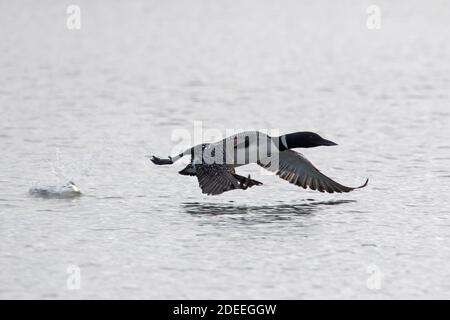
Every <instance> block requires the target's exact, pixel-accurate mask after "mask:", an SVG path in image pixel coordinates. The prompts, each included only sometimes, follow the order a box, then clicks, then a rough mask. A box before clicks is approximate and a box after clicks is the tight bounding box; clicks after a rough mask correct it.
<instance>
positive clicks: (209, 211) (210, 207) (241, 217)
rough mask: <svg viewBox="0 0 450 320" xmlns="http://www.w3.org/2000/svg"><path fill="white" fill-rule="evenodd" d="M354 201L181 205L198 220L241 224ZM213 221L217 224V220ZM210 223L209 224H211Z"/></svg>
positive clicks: (304, 214)
mask: <svg viewBox="0 0 450 320" xmlns="http://www.w3.org/2000/svg"><path fill="white" fill-rule="evenodd" d="M354 202H356V200H337V201H320V202H318V201H311V202H307V203H299V204H286V203H281V204H274V205H235V204H232V203H224V204H218V203H200V202H190V203H189V202H188V203H183V204H182V207H183V209H184V211H185V212H186V213H189V214H190V215H192V216H194V217H199V218H206V217H210V218H213V217H215V218H221V219H220V220H222V221H223V220H224V219H226V220H228V221H229V220H233V221H237V222H240V223H243V224H256V223H271V222H276V221H282V220H291V219H293V218H295V217H307V216H311V215H312V214H313V213H315V212H317V211H320V210H321V209H324V208H326V207H329V206H337V205H342V204H348V203H354ZM213 221H215V222H219V221H218V220H217V219H214V220H213ZM213 221H211V222H213Z"/></svg>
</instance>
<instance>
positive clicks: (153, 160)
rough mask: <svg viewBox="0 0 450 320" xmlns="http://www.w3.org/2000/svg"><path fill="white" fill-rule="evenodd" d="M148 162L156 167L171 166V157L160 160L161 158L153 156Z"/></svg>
mask: <svg viewBox="0 0 450 320" xmlns="http://www.w3.org/2000/svg"><path fill="white" fill-rule="evenodd" d="M150 161H151V162H153V163H154V164H157V165H164V164H173V161H172V158H171V157H169V158H168V159H162V158H158V157H155V156H153V157H151V158H150Z"/></svg>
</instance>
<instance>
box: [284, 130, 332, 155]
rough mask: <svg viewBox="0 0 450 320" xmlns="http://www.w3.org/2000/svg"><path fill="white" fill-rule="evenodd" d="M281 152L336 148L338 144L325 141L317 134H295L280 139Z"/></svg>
mask: <svg viewBox="0 0 450 320" xmlns="http://www.w3.org/2000/svg"><path fill="white" fill-rule="evenodd" d="M279 143H280V151H283V150H286V149H295V148H313V147H319V146H336V145H337V143H335V142H333V141H330V140H327V139H324V138H322V137H321V136H319V135H318V134H317V133H314V132H309V131H304V132H294V133H290V134H286V135H283V136H280V137H279Z"/></svg>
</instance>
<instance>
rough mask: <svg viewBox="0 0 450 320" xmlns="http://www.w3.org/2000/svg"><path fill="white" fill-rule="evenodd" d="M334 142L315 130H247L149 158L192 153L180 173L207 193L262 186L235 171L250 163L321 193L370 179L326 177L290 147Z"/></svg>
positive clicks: (158, 160)
mask: <svg viewBox="0 0 450 320" xmlns="http://www.w3.org/2000/svg"><path fill="white" fill-rule="evenodd" d="M335 145H337V144H336V143H334V142H332V141H330V140H326V139H323V138H322V137H321V136H319V135H318V134H317V133H314V132H294V133H290V134H286V135H282V136H279V137H271V136H268V135H266V134H264V133H262V132H259V131H246V132H241V133H238V134H235V135H232V136H230V137H228V138H225V139H223V140H221V141H218V142H215V143H205V144H200V145H197V146H194V147H192V148H189V149H187V150H186V151H184V152H182V153H180V154H179V155H177V156H175V157H170V156H169V157H168V158H167V159H164V158H159V157H156V156H153V157H152V158H151V159H150V160H151V161H152V162H153V163H154V164H157V165H169V164H173V163H175V162H176V161H177V160H179V159H180V158H182V157H183V156H185V155H191V161H190V163H189V164H188V165H187V166H186V167H185V168H184V169H183V170H181V171H179V173H180V174H182V175H190V176H196V177H197V179H198V182H199V185H200V188H201V189H202V192H203V193H205V194H208V195H217V194H221V193H223V192H225V191H229V190H234V189H243V190H245V189H247V188H250V187H253V186H258V185H262V183H261V182H259V181H256V180H253V179H251V177H250V175H249V176H248V177H243V176H240V175H237V174H236V172H235V168H236V167H239V166H242V165H246V164H249V163H256V164H258V165H260V166H261V167H263V168H265V169H267V170H269V171H272V172H274V173H276V174H277V175H278V176H279V177H280V178H281V179H284V180H286V181H288V182H290V183H293V184H295V185H297V186H301V187H303V188H304V189H306V188H307V187H309V188H310V189H312V190H318V191H320V192H325V191H326V192H329V193H333V192H338V193H341V192H350V191H352V190H355V189H359V188H363V187H365V186H366V185H367V183H368V182H369V179H367V180H366V182H365V183H364V184H363V185H361V186H359V187H354V188H352V187H346V186H344V185H341V184H339V183H337V182H336V181H334V180H332V179H330V178H329V177H327V176H325V175H324V174H323V173H321V172H320V171H319V170H318V169H317V168H316V167H315V166H314V165H313V164H312V163H311V162H310V161H308V160H307V159H306V158H305V157H304V156H303V155H302V154H300V153H298V152H295V151H293V150H291V149H295V148H312V147H318V146H335Z"/></svg>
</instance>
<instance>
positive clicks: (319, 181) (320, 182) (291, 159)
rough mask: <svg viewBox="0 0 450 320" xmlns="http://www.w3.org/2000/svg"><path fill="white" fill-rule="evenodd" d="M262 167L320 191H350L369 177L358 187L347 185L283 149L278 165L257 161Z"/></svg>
mask: <svg viewBox="0 0 450 320" xmlns="http://www.w3.org/2000/svg"><path fill="white" fill-rule="evenodd" d="M258 164H259V165H260V166H262V167H263V168H265V169H267V170H270V171H272V172H275V173H276V174H277V175H278V176H279V177H280V178H281V179H284V180H286V181H289V182H290V183H292V184H295V185H297V186H300V187H303V188H304V189H306V188H307V187H309V188H310V189H311V190H318V191H320V192H325V191H326V192H328V193H333V192H338V193H341V192H350V191H352V190H355V189H360V188H364V187H365V186H366V185H367V183H368V182H369V179H367V180H366V182H365V183H364V184H363V185H361V186H359V187H355V188H354V187H347V186H344V185H342V184H340V183H338V182H336V181H334V180H333V179H331V178H329V177H327V176H326V175H324V174H323V173H321V172H320V171H319V170H318V169H317V168H316V167H315V166H314V165H313V164H312V163H311V162H310V161H309V160H308V159H306V158H305V157H303V155H301V154H300V153H298V152H295V151H292V150H285V151H282V152H280V154H279V166H278V168H275V167H273V166H270V165H263V164H262V163H258Z"/></svg>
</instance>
